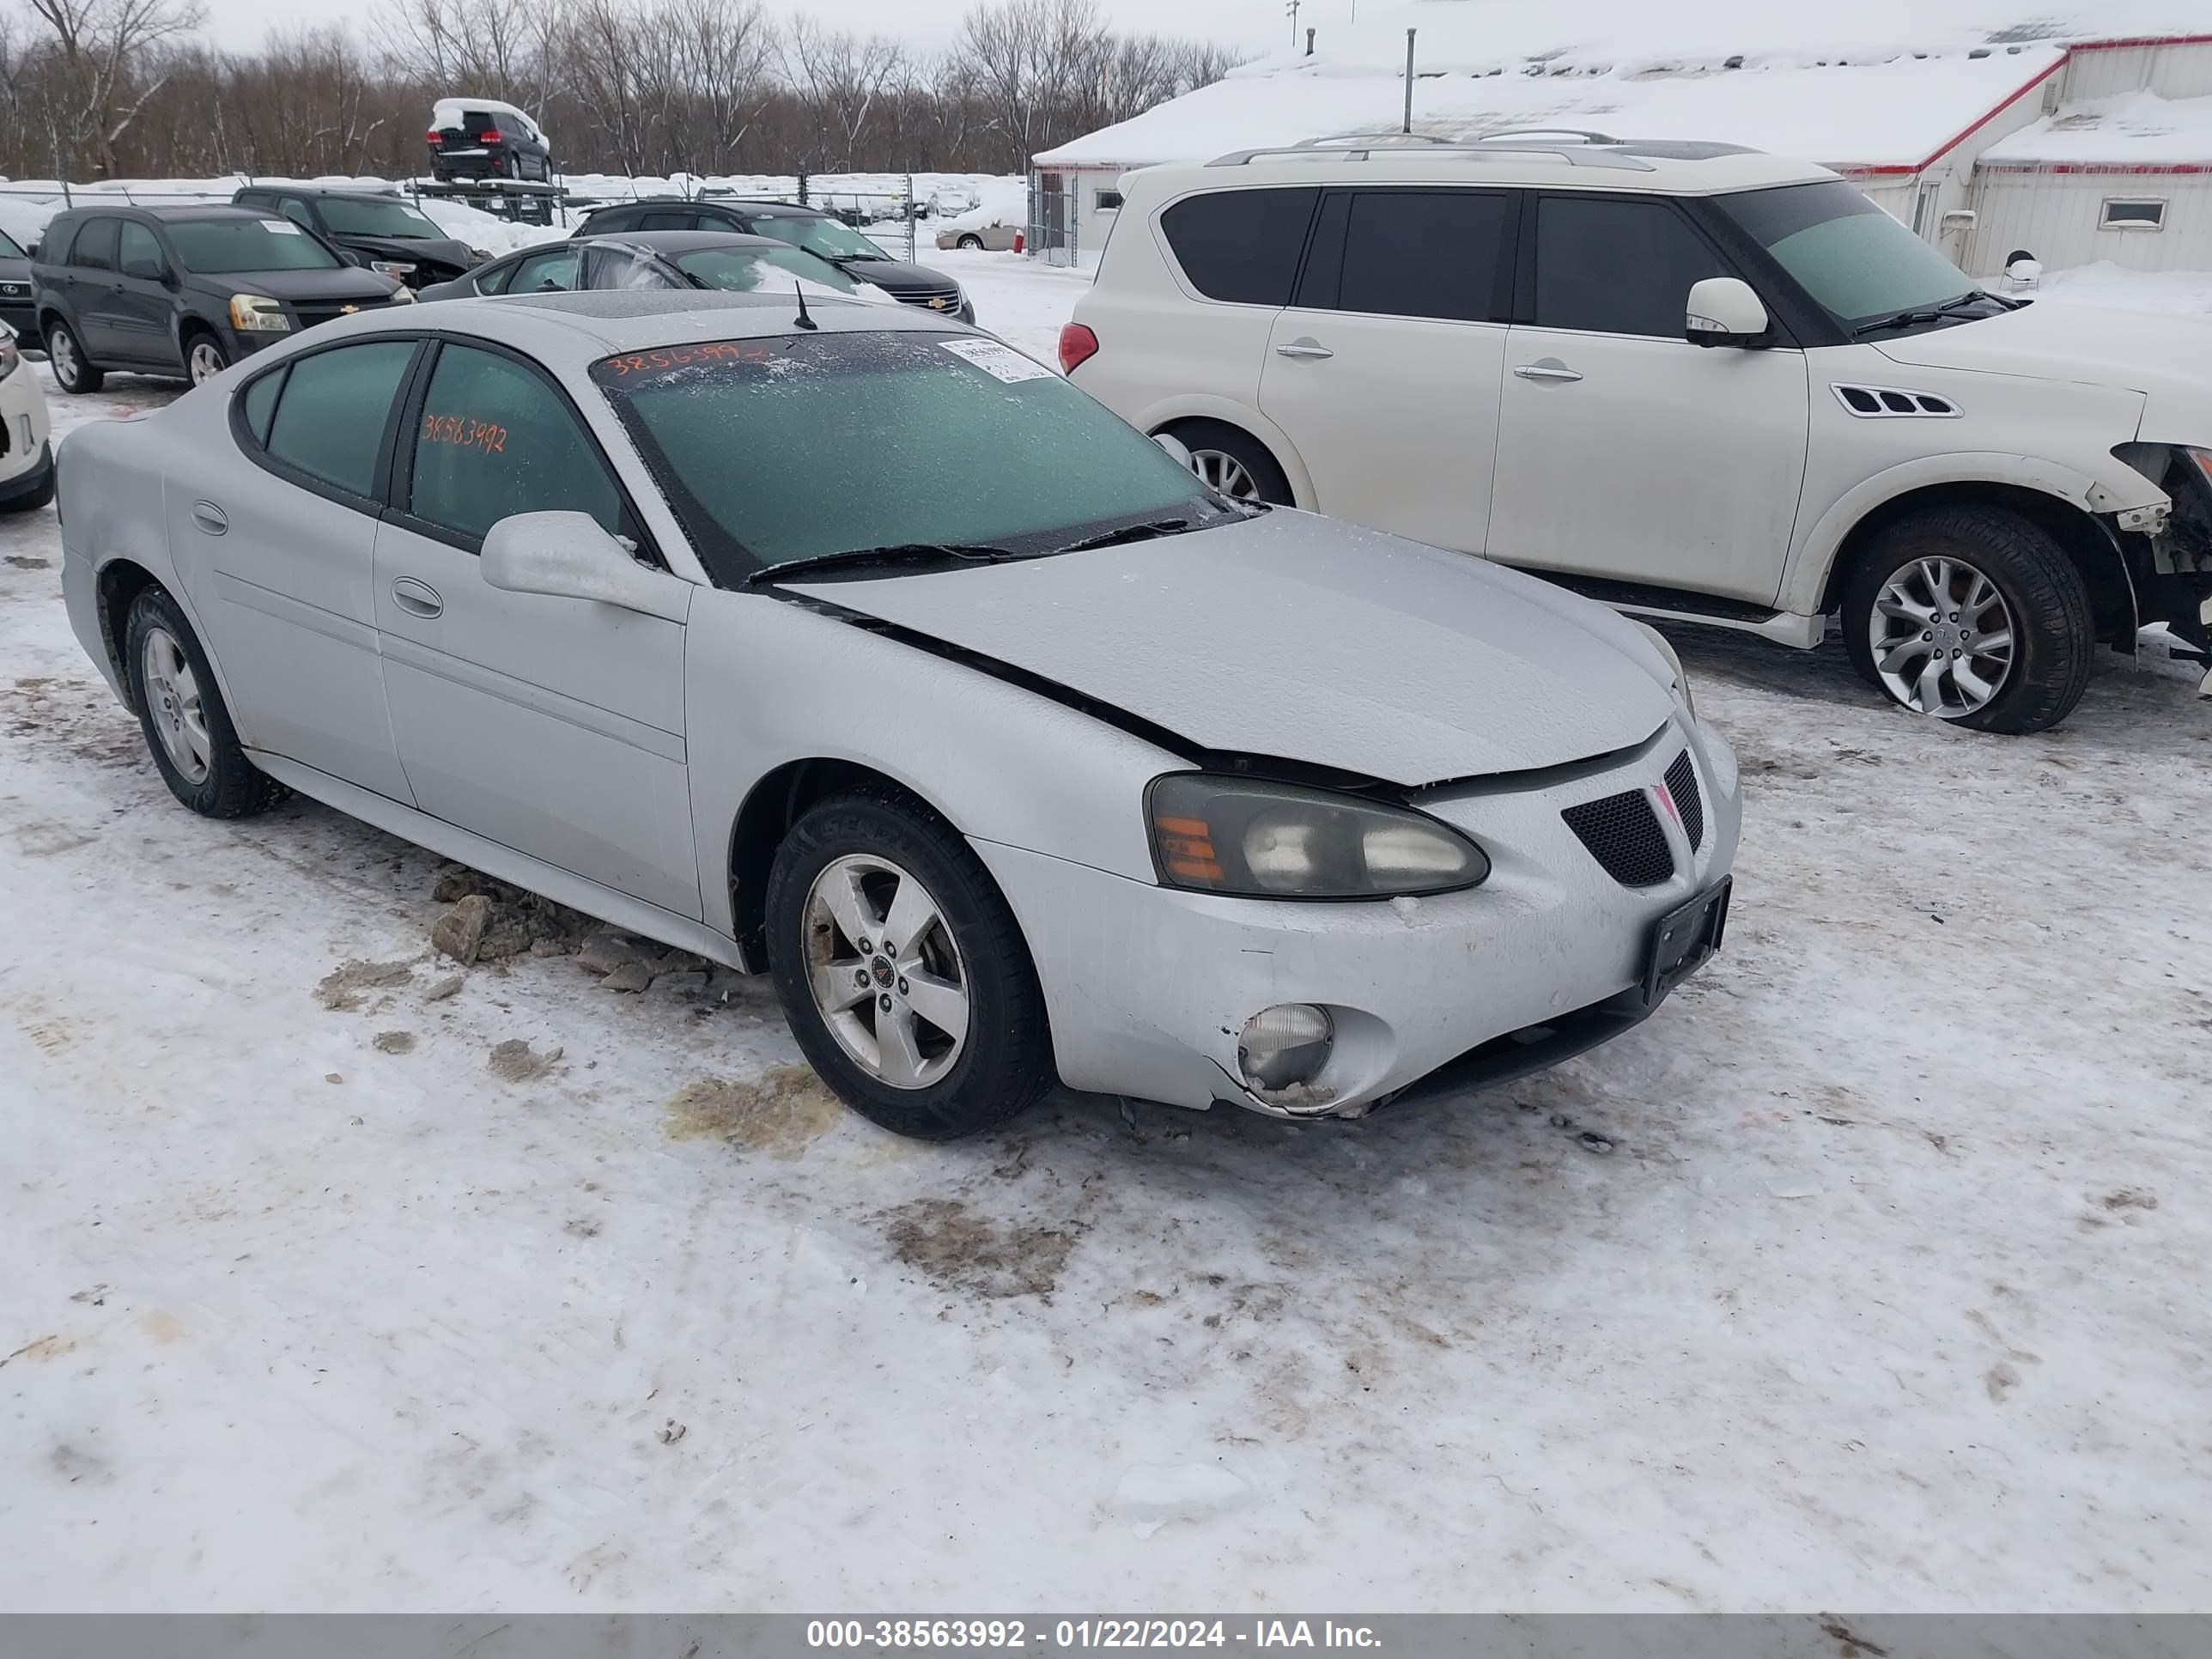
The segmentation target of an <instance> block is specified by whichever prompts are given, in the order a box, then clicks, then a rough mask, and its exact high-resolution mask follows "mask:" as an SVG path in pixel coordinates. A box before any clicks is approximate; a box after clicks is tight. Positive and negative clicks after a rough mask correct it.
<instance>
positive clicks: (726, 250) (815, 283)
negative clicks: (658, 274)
mask: <svg viewBox="0 0 2212 1659" xmlns="http://www.w3.org/2000/svg"><path fill="white" fill-rule="evenodd" d="M675 264H676V266H677V269H678V270H681V271H682V272H683V273H684V275H685V276H689V277H690V278H691V279H692V280H693V281H694V282H697V283H703V284H704V285H705V286H707V287H708V288H721V289H731V290H732V291H734V292H736V293H739V294H745V293H750V292H751V291H752V290H753V289H758V288H779V289H789V288H790V287H791V279H792V278H793V277H794V276H796V277H799V278H800V279H802V280H803V281H805V283H808V284H809V285H810V286H811V287H815V288H821V289H829V290H831V291H832V292H834V293H838V294H852V293H854V292H857V291H858V289H859V288H860V284H859V283H856V282H854V280H853V279H852V278H851V277H850V276H847V275H846V274H845V273H844V272H843V271H842V270H838V269H837V267H836V266H835V265H833V264H830V263H829V261H828V260H827V259H819V258H816V257H815V256H814V255H813V254H811V253H809V252H807V251H806V250H805V248H800V247H778V248H758V247H747V248H730V247H702V248H700V249H699V250H697V251H696V252H692V253H679V254H678V255H676V257H675Z"/></svg>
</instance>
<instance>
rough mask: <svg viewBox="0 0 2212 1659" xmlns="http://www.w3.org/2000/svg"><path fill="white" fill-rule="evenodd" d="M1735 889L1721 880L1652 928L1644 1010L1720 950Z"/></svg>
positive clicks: (1731, 882) (1726, 879)
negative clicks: (1730, 901) (1731, 895)
mask: <svg viewBox="0 0 2212 1659" xmlns="http://www.w3.org/2000/svg"><path fill="white" fill-rule="evenodd" d="M1734 888H1735V878H1733V877H1728V876H1724V877H1723V878H1721V881H1720V884H1719V885H1717V886H1714V887H1708V888H1707V889H1705V891H1704V892H1702V893H1700V894H1699V895H1698V896H1697V897H1695V898H1693V899H1692V900H1691V901H1690V902H1688V903H1686V904H1682V905H1678V906H1677V907H1676V908H1674V909H1672V910H1669V911H1668V913H1667V914H1666V915H1663V916H1662V917H1660V918H1659V920H1658V921H1656V923H1654V924H1653V926H1652V929H1651V946H1650V953H1649V954H1648V955H1647V956H1646V957H1645V958H1644V1006H1646V1007H1647V1008H1649V1007H1656V1006H1658V1004H1659V1002H1660V1001H1661V1000H1662V999H1663V998H1664V997H1665V996H1666V994H1668V992H1669V991H1671V990H1673V989H1674V987H1676V986H1677V985H1680V983H1681V982H1682V981H1684V980H1686V979H1687V978H1688V977H1689V976H1690V975H1692V974H1694V973H1696V972H1697V971H1698V969H1700V968H1702V967H1704V966H1705V963H1708V962H1709V961H1711V959H1712V957H1713V953H1714V952H1715V951H1718V950H1719V949H1720V948H1721V940H1722V939H1723V936H1724V935H1725V934H1726V933H1727V932H1728V915H1729V895H1730V894H1731V892H1732V891H1733V890H1734Z"/></svg>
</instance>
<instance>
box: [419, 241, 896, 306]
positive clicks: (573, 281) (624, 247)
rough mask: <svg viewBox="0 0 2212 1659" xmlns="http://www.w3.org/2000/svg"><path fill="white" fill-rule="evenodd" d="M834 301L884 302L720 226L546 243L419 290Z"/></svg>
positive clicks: (837, 275) (789, 250)
mask: <svg viewBox="0 0 2212 1659" xmlns="http://www.w3.org/2000/svg"><path fill="white" fill-rule="evenodd" d="M801 286H803V287H804V288H805V289H808V290H811V291H812V292H814V293H816V294H820V295H825V296H829V295H834V296H835V297H836V298H838V299H841V300H872V301H876V302H878V303H879V304H883V305H889V304H890V303H892V301H891V296H890V295H888V294H886V293H884V291H883V289H879V288H878V287H876V286H875V285H874V284H873V283H863V282H860V281H859V280H857V279H855V278H854V277H851V276H847V275H846V274H845V273H844V272H843V271H842V270H839V269H838V268H837V267H836V266H835V265H833V264H830V263H829V261H828V260H827V259H822V258H816V257H815V256H814V255H813V254H811V253H809V252H807V251H806V250H805V248H802V247H793V246H791V245H790V244H789V243H788V242H778V241H775V240H771V239H770V238H769V237H766V236H739V235H738V234H736V233H735V232H732V231H723V230H640V231H632V232H631V233H630V234H628V235H626V236H608V237H603V238H601V237H594V238H592V239H589V240H585V241H580V242H579V241H575V240H570V241H566V242H552V243H549V244H544V245H542V246H538V247H532V248H525V249H523V250H522V251H521V252H519V253H510V254H508V255H507V258H504V259H495V260H494V261H493V262H492V263H491V264H488V265H484V266H483V267H482V268H480V269H478V270H472V271H471V272H470V273H469V274H468V275H467V276H463V277H460V278H458V279H457V280H455V281H453V282H450V283H436V284H434V285H433V286H431V287H429V288H426V289H423V290H422V295H421V297H422V299H424V300H466V299H471V298H475V297H479V296H483V295H501V294H569V293H574V292H577V291H579V290H581V289H599V288H633V289H635V288H642V289H654V288H659V289H680V288H705V289H720V290H721V291H723V292H724V293H729V294H751V293H763V292H778V293H785V294H788V293H791V292H792V291H793V289H794V288H799V287H801Z"/></svg>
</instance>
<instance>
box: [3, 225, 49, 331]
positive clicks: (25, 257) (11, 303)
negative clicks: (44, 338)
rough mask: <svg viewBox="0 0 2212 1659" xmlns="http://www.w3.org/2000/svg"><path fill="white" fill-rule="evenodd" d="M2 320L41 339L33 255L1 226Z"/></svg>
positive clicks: (16, 329)
mask: <svg viewBox="0 0 2212 1659" xmlns="http://www.w3.org/2000/svg"><path fill="white" fill-rule="evenodd" d="M0 323H5V324H6V325H8V326H9V327H10V328H12V329H14V330H15V332H16V333H18V334H20V335H21V336H22V337H23V338H25V339H27V340H28V341H30V342H32V343H33V344H35V343H37V342H38V337H39V330H38V313H36V312H34V311H33V310H32V309H31V256H30V255H29V254H28V253H26V252H24V251H23V249H22V247H21V246H20V245H19V244H18V243H17V242H16V240H15V238H14V237H12V236H10V235H9V234H8V233H7V232H6V231H4V230H0Z"/></svg>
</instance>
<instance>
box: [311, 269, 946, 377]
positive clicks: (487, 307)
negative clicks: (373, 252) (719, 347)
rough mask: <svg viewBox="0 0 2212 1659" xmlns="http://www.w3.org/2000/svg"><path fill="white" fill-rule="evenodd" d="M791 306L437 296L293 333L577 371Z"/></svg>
mask: <svg viewBox="0 0 2212 1659" xmlns="http://www.w3.org/2000/svg"><path fill="white" fill-rule="evenodd" d="M548 246H559V245H558V244H549V245H548ZM796 308H797V307H796V304H795V301H794V300H793V298H791V297H788V296H785V295H766V294H736V293H731V292H729V291H727V290H725V289H580V290H578V291H576V292H574V293H563V294H513V295H505V296H503V297H497V298H488V299H466V300H441V301H439V302H438V303H437V304H436V305H435V306H428V307H422V310H421V311H419V312H418V311H417V310H416V307H412V306H399V307H391V308H386V307H379V308H378V309H376V310H374V311H364V312H362V313H359V314H358V315H356V316H352V317H342V318H340V319H337V321H336V322H330V323H322V324H319V325H317V326H316V327H315V328H314V330H313V332H312V334H310V335H305V336H301V338H306V339H310V340H312V341H313V343H315V344H317V345H321V344H324V343H336V342H337V340H339V339H340V338H342V337H345V336H348V335H354V334H415V333H422V332H431V333H453V334H474V335H478V336H481V337H484V338H487V339H491V340H496V341H501V342H504V343H507V344H510V345H513V346H514V347H515V348H516V349H520V350H522V351H526V352H528V353H529V354H530V355H531V356H534V357H536V358H537V359H538V361H539V362H543V363H544V364H545V365H546V366H547V367H549V368H552V369H554V370H556V372H568V373H571V374H574V373H580V371H582V370H583V369H584V368H587V367H588V366H589V365H591V364H592V363H595V362H598V361H599V359H600V358H602V357H607V356H614V355H615V354H617V353H618V352H624V351H649V350H652V349H654V348H656V347H660V346H675V345H687V344H690V343H695V342H699V341H706V340H742V339H757V338H764V337H769V336H780V335H785V334H788V333H790V332H791V331H792V319H793V314H794V313H795V311H796ZM806 308H807V312H808V314H809V315H810V316H811V317H812V318H813V319H814V322H815V325H816V326H817V327H818V328H819V329H820V330H821V331H823V332H824V333H866V332H867V331H871V330H873V331H877V332H885V331H898V332H902V333H939V334H951V335H962V336H979V331H977V330H975V329H973V328H970V327H969V326H968V325H966V324H964V323H962V322H960V321H958V320H957V319H953V318H950V317H945V316H943V315H941V314H939V313H936V312H933V311H926V310H923V309H922V308H921V307H916V306H885V305H870V304H868V303H867V302H866V301H859V300H846V299H840V298H833V297H831V296H829V295H807V298H806ZM979 337H980V336H979Z"/></svg>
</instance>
